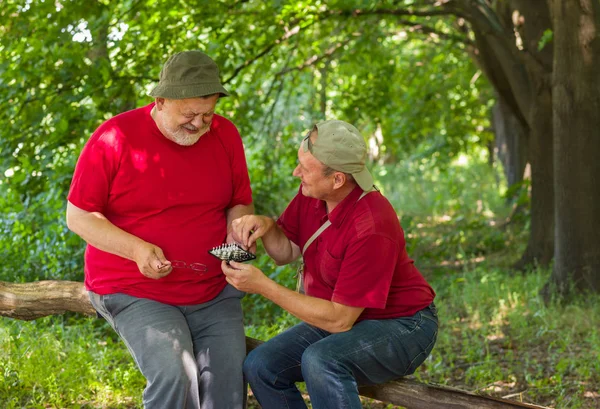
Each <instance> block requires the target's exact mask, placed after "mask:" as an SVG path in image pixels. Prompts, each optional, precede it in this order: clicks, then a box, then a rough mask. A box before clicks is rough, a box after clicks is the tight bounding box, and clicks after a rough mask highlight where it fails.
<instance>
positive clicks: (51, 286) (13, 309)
mask: <svg viewBox="0 0 600 409" xmlns="http://www.w3.org/2000/svg"><path fill="white" fill-rule="evenodd" d="M68 311H69V312H76V313H80V314H84V315H88V316H93V315H96V311H95V310H94V308H93V307H92V305H91V304H90V301H89V299H88V295H87V292H86V291H85V288H84V286H83V283H81V282H76V281H37V282H32V283H8V282H2V281H0V316H3V317H9V318H14V319H18V320H34V319H36V318H40V317H44V316H47V315H57V314H64V313H65V312H68ZM262 342H263V341H260V340H257V339H254V338H250V337H246V346H247V349H248V351H251V350H252V349H253V348H256V347H257V346H258V345H260V344H261V343H262ZM359 392H360V394H361V395H362V396H366V397H369V398H374V399H377V400H380V401H383V402H387V403H392V404H394V405H400V406H404V407H406V408H408V409H511V408H538V409H539V408H544V407H543V406H537V405H532V404H527V403H521V402H516V401H512V400H508V399H500V398H493V397H489V396H484V395H478V394H474V393H470V392H465V391H462V390H459V389H454V388H449V387H446V386H439V385H432V384H425V383H422V382H417V381H415V380H413V379H410V378H402V379H399V380H396V381H392V382H388V383H386V384H383V385H377V386H360V387H359ZM546 409H547V408H546Z"/></svg>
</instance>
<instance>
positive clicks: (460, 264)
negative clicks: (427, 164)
mask: <svg viewBox="0 0 600 409" xmlns="http://www.w3.org/2000/svg"><path fill="white" fill-rule="evenodd" d="M423 166H424V165H423V164H422V163H415V164H413V165H406V166H404V165H403V166H398V167H396V168H394V169H379V170H377V173H376V174H377V175H378V184H379V185H380V186H381V188H382V190H383V191H384V192H385V193H386V195H387V196H388V197H389V198H390V200H391V201H392V203H393V204H394V206H395V207H396V208H397V209H399V216H400V217H401V219H402V224H403V227H404V229H405V232H406V235H407V246H408V248H409V253H410V254H411V255H412V256H413V258H414V259H415V261H416V264H417V266H418V267H419V268H421V269H422V271H423V272H424V273H425V274H426V276H427V278H428V280H429V281H430V283H431V284H432V286H433V287H434V288H435V290H436V291H437V294H438V295H437V298H436V305H437V307H438V310H439V314H440V321H441V325H440V332H439V338H438V343H437V345H436V347H435V349H434V350H433V353H432V354H431V356H430V357H429V358H428V359H427V361H426V362H425V363H424V364H423V365H422V367H421V368H419V370H418V371H417V372H416V374H415V376H416V377H417V378H418V379H420V380H422V381H425V382H430V383H436V384H441V385H449V386H453V387H457V388H461V389H463V390H467V391H471V392H479V393H485V394H489V395H492V396H498V397H509V398H511V399H515V400H521V401H524V402H532V403H536V404H539V405H544V406H549V407H552V408H557V409H562V408H569V409H592V408H600V331H599V327H600V325H599V322H600V296H599V295H589V296H582V297H581V299H579V300H576V301H574V302H572V303H570V304H568V305H561V304H560V303H557V302H552V303H550V304H549V305H545V304H544V303H543V302H542V301H541V299H540V297H539V296H538V292H539V290H540V289H541V288H542V286H543V284H544V283H545V282H546V281H547V279H548V276H549V274H550V271H549V270H548V269H539V268H538V269H534V270H532V271H530V272H529V273H527V274H520V273H514V272H512V271H511V270H510V268H509V266H510V264H511V262H513V261H515V259H516V258H518V256H519V255H520V252H521V251H522V248H523V244H524V242H525V239H526V231H527V217H526V216H527V215H526V214H525V215H524V216H523V215H521V218H520V219H511V220H513V221H512V222H511V223H509V224H506V221H507V220H509V218H508V217H509V214H510V210H511V209H510V206H507V204H506V199H505V198H503V197H502V195H501V194H500V193H499V192H503V191H504V189H503V188H502V186H500V187H498V185H497V175H496V172H497V170H493V171H491V170H490V169H489V167H486V166H485V161H475V162H473V163H471V164H468V163H467V164H465V162H464V160H463V161H462V162H461V163H459V164H457V166H456V167H453V168H451V169H449V170H448V171H446V172H445V173H440V172H438V171H434V170H432V169H423ZM256 264H257V265H259V266H260V267H261V268H263V269H264V270H265V271H266V272H267V273H268V274H269V275H270V276H271V277H273V278H275V279H277V280H278V281H280V282H284V283H286V284H287V285H289V286H292V285H293V269H292V268H289V267H278V268H275V267H273V265H272V263H271V262H270V261H269V260H268V259H267V258H266V257H260V258H259V259H258V260H257V261H256ZM244 306H245V311H246V321H247V334H248V335H250V336H253V337H256V338H260V339H268V338H270V337H272V336H273V335H275V334H277V333H278V332H280V331H281V330H283V329H284V328H287V327H288V326H290V325H292V324H293V323H294V322H296V321H295V319H294V318H293V317H291V316H289V315H288V314H286V313H284V312H282V311H281V309H279V308H278V307H276V306H274V305H273V304H272V303H269V302H266V301H265V300H264V299H261V298H260V297H256V296H248V297H246V298H245V300H244ZM144 385H145V381H144V379H143V377H142V376H141V374H140V373H139V371H138V370H137V368H136V367H135V364H134V362H133V360H132V358H131V357H130V356H129V353H128V352H127V349H126V348H125V346H124V345H123V344H122V343H121V342H120V341H119V340H118V338H117V337H116V335H115V334H114V333H113V332H112V330H111V329H110V328H109V327H108V325H107V324H106V323H105V322H104V321H102V320H98V319H90V318H82V317H76V316H74V315H66V316H57V317H48V318H43V319H39V320H36V321H33V322H20V321H15V320H11V319H7V318H2V319H0V407H1V408H7V409H12V408H28V409H29V408H141V407H142V406H141V394H142V390H143V388H144ZM364 405H365V407H366V408H371V409H375V408H376V409H384V408H386V409H389V408H392V406H391V405H386V404H383V403H380V402H376V401H373V400H368V399H365V401H364ZM250 407H251V408H257V407H258V406H257V404H256V402H255V401H254V400H252V399H251V400H250Z"/></svg>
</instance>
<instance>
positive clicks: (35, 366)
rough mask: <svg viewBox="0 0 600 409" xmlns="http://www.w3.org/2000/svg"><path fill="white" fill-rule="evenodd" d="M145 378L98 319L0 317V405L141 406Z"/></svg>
mask: <svg viewBox="0 0 600 409" xmlns="http://www.w3.org/2000/svg"><path fill="white" fill-rule="evenodd" d="M144 384H145V380H144V378H143V376H142V375H141V374H140V373H139V371H138V369H137V368H136V366H135V363H134V362H133V359H132V358H131V357H130V355H129V353H128V351H127V349H126V348H124V347H123V345H122V344H121V342H120V341H119V340H118V339H117V338H116V336H115V335H114V334H113V333H112V330H111V329H110V327H108V325H107V324H106V323H105V322H104V321H100V320H92V319H77V320H72V319H69V318H68V317H52V318H44V319H39V320H37V321H34V322H19V321H14V320H10V319H6V318H3V319H2V321H1V326H0V385H2V386H1V387H0V406H1V407H3V408H6V409H13V408H14V409H16V408H25V407H26V408H31V409H34V408H40V409H42V408H49V407H51V408H90V409H91V408H99V407H110V408H132V407H141V393H140V391H141V390H142V389H143V388H144Z"/></svg>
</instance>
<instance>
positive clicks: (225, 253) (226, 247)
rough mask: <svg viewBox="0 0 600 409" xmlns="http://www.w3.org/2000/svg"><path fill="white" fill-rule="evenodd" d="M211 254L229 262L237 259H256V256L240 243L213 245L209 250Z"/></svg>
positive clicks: (238, 260)
mask: <svg viewBox="0 0 600 409" xmlns="http://www.w3.org/2000/svg"><path fill="white" fill-rule="evenodd" d="M208 252H209V253H210V254H212V255H213V256H215V257H216V258H218V259H220V260H224V261H227V262H230V261H237V262H238V263H241V262H243V261H249V260H254V259H255V258H256V256H255V255H254V254H252V253H250V252H249V251H246V250H244V249H243V248H242V247H240V245H239V244H236V243H232V244H221V245H220V246H217V247H213V248H212V249H211V250H209V251H208Z"/></svg>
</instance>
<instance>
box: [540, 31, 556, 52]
mask: <svg viewBox="0 0 600 409" xmlns="http://www.w3.org/2000/svg"><path fill="white" fill-rule="evenodd" d="M553 37H554V32H553V31H552V30H550V29H548V30H546V31H544V34H543V35H542V38H540V41H539V42H538V51H542V50H543V49H544V47H545V46H546V45H547V44H549V43H550V42H552V38H553Z"/></svg>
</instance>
